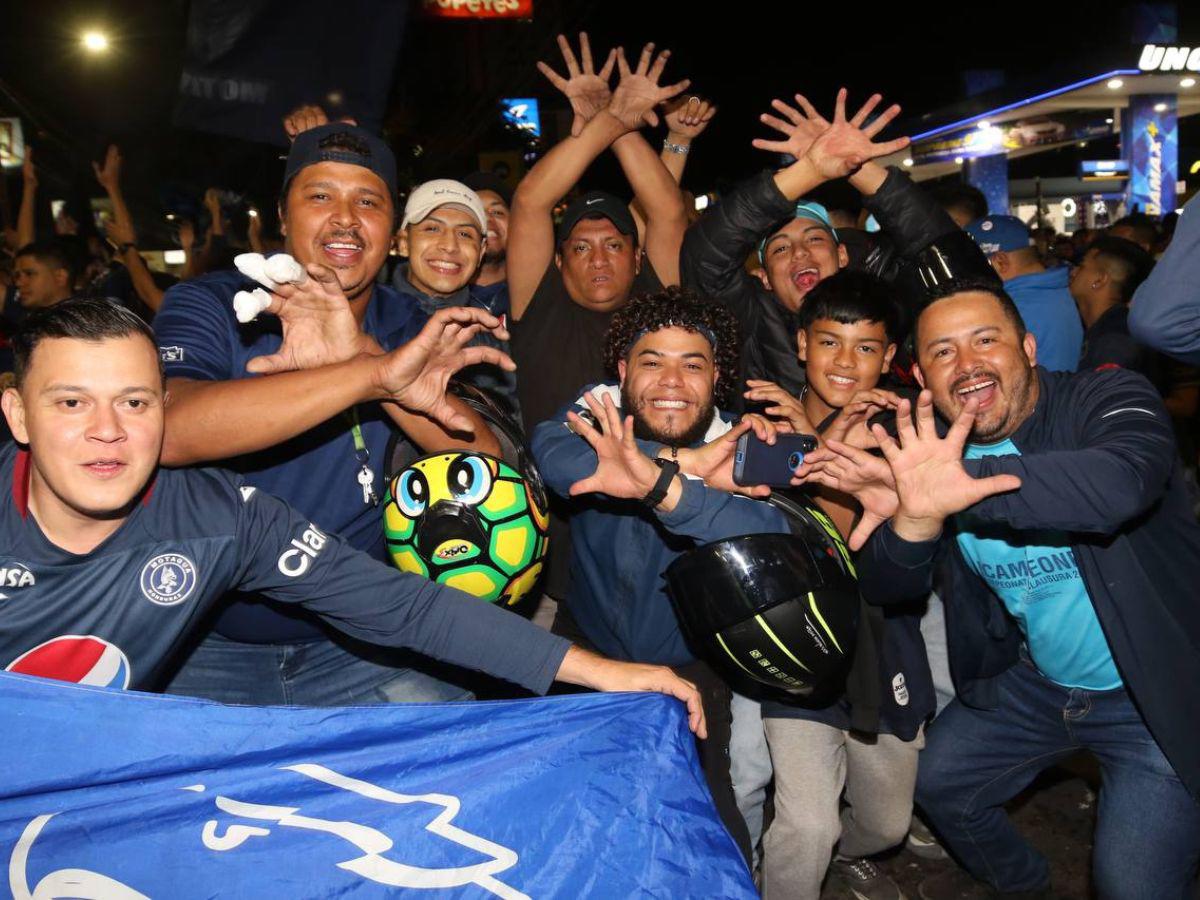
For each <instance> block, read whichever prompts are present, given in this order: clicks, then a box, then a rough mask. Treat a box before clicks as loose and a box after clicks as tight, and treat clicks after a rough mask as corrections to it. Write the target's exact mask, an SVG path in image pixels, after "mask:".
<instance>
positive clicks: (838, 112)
mask: <svg viewBox="0 0 1200 900" xmlns="http://www.w3.org/2000/svg"><path fill="white" fill-rule="evenodd" d="M848 93H849V92H848V91H847V90H846V89H845V88H839V89H838V92H837V100H836V101H834V104H833V121H834V124H835V125H836V124H838V123H839V122H845V121H846V95H847V94H848Z"/></svg>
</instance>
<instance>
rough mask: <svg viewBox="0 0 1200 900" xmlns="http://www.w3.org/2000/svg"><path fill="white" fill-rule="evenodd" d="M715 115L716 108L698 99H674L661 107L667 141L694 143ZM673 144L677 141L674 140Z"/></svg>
mask: <svg viewBox="0 0 1200 900" xmlns="http://www.w3.org/2000/svg"><path fill="white" fill-rule="evenodd" d="M716 114H717V108H716V106H714V105H713V104H711V103H709V102H708V101H707V100H703V99H701V98H700V97H695V96H693V97H676V98H675V99H674V100H671V101H669V102H668V103H666V104H665V105H664V106H663V122H664V123H665V124H666V126H667V140H671V138H685V139H686V140H688V141H694V140H695V139H696V138H698V137H699V136H700V135H701V134H702V133H703V132H704V129H705V128H707V127H708V123H709V122H711V121H712V117H713V116H715V115H716ZM675 143H679V141H678V140H676V141H675Z"/></svg>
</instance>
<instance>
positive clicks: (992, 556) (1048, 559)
mask: <svg viewBox="0 0 1200 900" xmlns="http://www.w3.org/2000/svg"><path fill="white" fill-rule="evenodd" d="M964 455H965V457H966V458H967V459H979V458H981V457H984V456H1010V455H1011V456H1020V451H1019V450H1017V447H1016V445H1015V444H1013V442H1012V441H1010V440H1005V441H1001V442H1000V443H998V444H968V445H967V449H966V453H965V454H964ZM956 518H957V525H958V547H959V549H960V550H961V551H962V555H963V557H964V558H965V559H966V561H967V565H969V566H970V567H971V569H972V570H973V571H974V572H975V574H977V575H978V576H979V577H980V578H982V579H983V580H984V581H986V582H987V583H988V585H989V586H990V587H991V589H992V590H993V591H995V593H996V596H998V597H999V598H1000V600H1001V601H1002V602H1003V603H1004V605H1005V607H1007V609H1008V611H1009V612H1010V613H1011V614H1012V616H1013V617H1014V618H1015V619H1016V620H1017V622H1019V623H1020V626H1021V631H1023V632H1024V634H1025V641H1026V643H1027V644H1028V646H1029V655H1030V656H1031V657H1033V662H1034V664H1035V665H1036V666H1037V667H1038V669H1039V670H1040V671H1041V673H1042V674H1043V675H1045V676H1046V677H1047V678H1049V679H1051V680H1052V681H1056V682H1058V683H1059V684H1061V685H1065V686H1067V687H1078V688H1085V689H1087V690H1092V691H1108V690H1113V689H1115V688H1119V687H1121V686H1122V684H1123V682H1122V681H1121V676H1120V674H1119V673H1118V672H1117V666H1116V663H1114V662H1113V657H1112V651H1111V650H1109V647H1108V641H1107V640H1106V639H1105V637H1104V631H1103V629H1101V627H1100V620H1099V619H1097V618H1096V610H1095V608H1094V607H1093V606H1092V600H1091V597H1089V596H1088V592H1087V586H1086V585H1085V584H1084V583H1083V578H1082V577H1081V576H1080V574H1079V567H1078V566H1077V565H1076V564H1075V553H1074V551H1073V550H1072V549H1071V545H1070V542H1069V540H1068V537H1067V535H1066V534H1065V533H1063V532H1061V531H1033V530H1017V529H1015V528H1011V527H1009V526H1008V525H1005V524H1004V523H1000V522H983V521H981V520H979V519H973V518H972V516H971V512H970V510H967V511H966V512H964V513H960V514H959V515H958V516H957V517H956Z"/></svg>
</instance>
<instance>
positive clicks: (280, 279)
mask: <svg viewBox="0 0 1200 900" xmlns="http://www.w3.org/2000/svg"><path fill="white" fill-rule="evenodd" d="M233 264H234V265H235V266H237V269H238V271H239V272H241V273H242V274H243V275H245V276H246V277H247V278H253V279H254V280H255V281H257V282H258V283H259V284H261V285H262V286H263V287H262V288H255V289H254V290H253V291H238V292H237V294H235V295H234V298H233V311H234V314H235V315H236V316H237V320H238V321H239V322H252V321H254V319H255V318H257V317H258V314H259V313H260V312H262V311H263V310H264V309H266V308H267V307H268V306H270V305H271V295H270V294H268V293H267V291H264V290H263V288H267V289H268V290H271V291H274V290H275V289H276V288H277V287H279V286H280V285H281V284H300V283H301V282H302V281H304V279H305V278H307V277H308V276H307V275H306V274H305V272H304V268H303V267H302V266H301V265H300V263H298V262H296V260H294V259H292V257H290V256H288V254H286V253H277V254H276V255H275V256H272V257H270V258H267V257H265V256H263V255H262V254H261V253H241V254H239V255H237V256H235V257H234V259H233Z"/></svg>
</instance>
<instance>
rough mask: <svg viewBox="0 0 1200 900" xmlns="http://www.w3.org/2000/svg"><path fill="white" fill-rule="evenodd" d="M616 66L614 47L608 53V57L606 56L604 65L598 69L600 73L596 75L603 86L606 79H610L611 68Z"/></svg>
mask: <svg viewBox="0 0 1200 900" xmlns="http://www.w3.org/2000/svg"><path fill="white" fill-rule="evenodd" d="M616 64H617V50H616V48H615V47H614V48H613V49H612V50H609V51H608V56H606V57H605V59H604V65H603V66H602V67H601V68H600V71H599V72H597V73H596V74H597V75H598V76H599V77H600V79H601V80H602V81H603V82H604V83H605V84H607V83H608V79H610V78H611V77H612V72H613V66H615V65H616Z"/></svg>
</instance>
